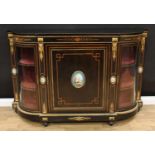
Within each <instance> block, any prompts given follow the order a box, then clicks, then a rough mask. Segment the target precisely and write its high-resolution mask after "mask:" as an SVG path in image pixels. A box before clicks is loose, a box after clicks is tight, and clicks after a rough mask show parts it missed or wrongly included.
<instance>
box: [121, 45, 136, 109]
mask: <svg viewBox="0 0 155 155" xmlns="http://www.w3.org/2000/svg"><path fill="white" fill-rule="evenodd" d="M136 50H137V47H136V46H134V45H131V44H127V45H126V46H121V47H120V54H121V70H120V87H119V98H118V108H119V109H120V110H121V109H125V108H129V107H131V106H132V105H134V102H135V88H136V80H135V79H136V78H135V76H136V52H137V51H136Z"/></svg>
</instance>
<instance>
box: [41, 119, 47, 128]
mask: <svg viewBox="0 0 155 155" xmlns="http://www.w3.org/2000/svg"><path fill="white" fill-rule="evenodd" d="M42 124H43V125H44V126H45V127H46V126H48V117H42Z"/></svg>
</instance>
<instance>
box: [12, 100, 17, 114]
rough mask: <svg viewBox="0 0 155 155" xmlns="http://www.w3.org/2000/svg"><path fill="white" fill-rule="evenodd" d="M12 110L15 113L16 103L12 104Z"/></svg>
mask: <svg viewBox="0 0 155 155" xmlns="http://www.w3.org/2000/svg"><path fill="white" fill-rule="evenodd" d="M12 109H13V110H14V111H15V112H16V113H17V103H15V102H14V103H13V104H12Z"/></svg>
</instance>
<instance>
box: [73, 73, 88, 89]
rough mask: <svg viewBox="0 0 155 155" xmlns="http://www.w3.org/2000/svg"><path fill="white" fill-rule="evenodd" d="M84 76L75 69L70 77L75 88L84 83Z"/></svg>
mask: <svg viewBox="0 0 155 155" xmlns="http://www.w3.org/2000/svg"><path fill="white" fill-rule="evenodd" d="M85 82H86V78H85V75H84V73H83V72H82V71H75V72H73V74H72V77H71V83H72V85H73V86H74V87H75V88H81V87H83V86H84V85H85Z"/></svg>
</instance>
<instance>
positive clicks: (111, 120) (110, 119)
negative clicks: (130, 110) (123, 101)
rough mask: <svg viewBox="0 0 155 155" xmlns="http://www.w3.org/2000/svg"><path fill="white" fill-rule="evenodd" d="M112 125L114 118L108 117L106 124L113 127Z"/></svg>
mask: <svg viewBox="0 0 155 155" xmlns="http://www.w3.org/2000/svg"><path fill="white" fill-rule="evenodd" d="M114 123H115V117H113V116H112V117H109V122H108V124H109V125H110V126H112V125H114Z"/></svg>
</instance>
